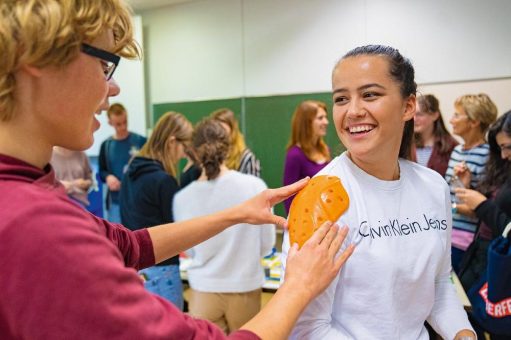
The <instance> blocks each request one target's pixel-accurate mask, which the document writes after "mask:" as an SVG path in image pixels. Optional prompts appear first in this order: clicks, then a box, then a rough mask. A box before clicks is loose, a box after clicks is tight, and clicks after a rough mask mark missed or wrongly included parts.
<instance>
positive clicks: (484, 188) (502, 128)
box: [477, 111, 511, 195]
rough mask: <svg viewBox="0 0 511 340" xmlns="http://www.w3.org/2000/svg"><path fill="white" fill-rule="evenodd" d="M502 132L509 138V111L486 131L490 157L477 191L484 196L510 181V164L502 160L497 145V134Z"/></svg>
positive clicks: (510, 120)
mask: <svg viewBox="0 0 511 340" xmlns="http://www.w3.org/2000/svg"><path fill="white" fill-rule="evenodd" d="M499 132H504V133H505V134H506V135H508V136H509V137H511V111H508V112H506V113H504V114H503V115H502V116H500V117H499V118H498V119H497V120H496V121H495V123H493V125H491V126H490V129H489V131H488V144H489V145H490V157H489V158H488V162H487V163H486V167H485V172H484V175H483V178H482V179H481V182H479V185H478V187H477V189H478V190H479V191H480V192H481V193H482V194H484V195H489V194H490V193H491V192H493V191H494V190H495V189H497V188H499V187H501V186H502V185H504V183H505V182H506V181H507V180H510V177H509V174H510V173H511V162H510V161H508V160H507V159H502V157H501V151H500V147H499V145H498V143H497V138H496V137H497V134H498V133H499Z"/></svg>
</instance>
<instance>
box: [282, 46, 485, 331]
mask: <svg viewBox="0 0 511 340" xmlns="http://www.w3.org/2000/svg"><path fill="white" fill-rule="evenodd" d="M414 73H415V72H414V69H413V66H412V64H411V62H410V61H409V60H408V59H406V58H404V57H403V56H402V55H401V54H400V53H399V51H398V50H396V49H394V48H392V47H387V46H380V45H368V46H362V47H357V48H355V49H353V50H351V51H349V52H348V53H347V54H345V55H344V56H343V57H342V58H341V60H340V61H339V62H338V63H337V65H336V66H335V68H334V70H333V73H332V90H333V102H334V107H333V118H332V119H333V122H334V124H335V128H336V130H337V135H338V136H339V138H340V141H341V142H342V144H343V145H344V146H345V147H346V149H347V151H346V152H344V153H343V154H341V155H340V156H339V157H337V158H335V159H334V160H332V161H331V162H330V163H329V164H328V165H327V166H326V167H325V168H324V169H323V170H321V171H320V172H319V173H318V174H319V175H331V176H338V177H339V178H340V179H341V181H342V183H343V185H344V187H345V188H346V191H347V192H348V196H349V197H350V205H349V208H348V210H347V211H346V212H345V213H344V214H343V215H342V216H341V217H340V219H339V222H340V223H347V225H349V226H350V229H351V231H350V233H351V241H352V242H359V241H360V242H359V243H358V245H357V251H356V252H355V253H354V254H353V257H352V258H351V259H350V261H349V263H347V264H346V266H345V267H344V268H343V270H342V272H341V273H340V274H339V276H338V278H337V279H336V280H334V282H333V283H332V284H331V285H330V286H329V287H328V288H327V290H326V291H325V292H324V293H322V294H321V295H320V296H318V297H317V298H316V299H315V300H314V301H313V302H312V303H311V304H310V305H309V306H308V307H307V309H306V311H305V312H304V313H303V314H302V315H301V316H300V318H299V320H298V322H297V324H296V327H295V329H294V331H293V334H292V337H291V338H292V339H328V340H330V339H421V340H426V339H429V335H428V332H427V330H426V328H425V327H424V322H425V321H426V320H427V321H428V323H429V324H431V326H432V327H433V328H434V329H435V331H436V332H437V333H438V334H440V335H441V336H442V338H444V339H461V338H462V336H468V339H475V334H474V333H473V331H472V330H471V326H470V323H469V322H468V319H467V315H466V313H465V311H464V310H463V307H462V306H461V303H460V301H459V299H458V296H457V295H456V291H455V290H454V286H453V284H452V282H451V279H450V271H451V261H450V240H451V238H450V236H451V235H450V234H451V213H450V204H449V193H448V187H447V185H446V183H445V181H444V179H443V178H442V177H441V176H440V175H438V173H436V172H434V171H432V170H430V169H427V168H425V167H423V166H420V165H418V164H417V163H415V162H411V161H408V160H406V159H407V158H408V156H409V155H410V153H411V148H412V145H413V143H412V141H413V129H414V123H413V116H414V115H415V112H416V98H415V95H416V89H417V85H416V84H415V81H414ZM287 249H289V243H288V238H287V237H286V241H285V243H284V245H283V253H284V254H285V252H286V251H287ZM286 279H287V278H286ZM284 282H285V281H284ZM465 339H467V338H465Z"/></svg>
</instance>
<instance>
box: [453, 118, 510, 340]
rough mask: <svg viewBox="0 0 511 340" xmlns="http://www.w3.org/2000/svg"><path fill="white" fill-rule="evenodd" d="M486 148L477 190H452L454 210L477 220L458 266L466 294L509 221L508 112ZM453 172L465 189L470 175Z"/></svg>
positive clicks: (459, 170)
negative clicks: (456, 204) (470, 239)
mask: <svg viewBox="0 0 511 340" xmlns="http://www.w3.org/2000/svg"><path fill="white" fill-rule="evenodd" d="M488 144H489V146H490V154H489V158H488V162H487V163H486V166H485V171H484V174H483V176H482V178H481V181H480V182H479V183H478V185H477V188H476V189H465V188H458V189H456V190H455V192H456V196H457V197H458V199H459V202H460V203H459V204H458V210H459V211H460V212H462V213H465V214H468V213H471V214H474V215H475V216H476V217H477V218H478V219H479V225H478V227H477V230H476V234H475V237H474V241H472V243H471V244H470V246H469V247H468V249H467V251H466V252H465V254H464V256H463V258H462V260H461V263H460V273H459V278H460V281H461V283H462V285H463V287H464V288H465V290H466V291H468V290H469V289H470V288H472V286H473V285H474V283H476V282H477V281H478V280H479V278H480V277H481V275H482V274H483V273H484V272H485V270H486V268H487V264H488V246H489V244H490V242H491V241H492V240H493V239H495V238H497V237H498V236H500V235H502V232H503V231H504V228H505V226H506V225H507V224H508V223H509V222H510V221H511V111H508V112H506V113H505V114H504V115H502V116H501V117H499V119H497V121H496V122H495V123H494V124H493V125H492V126H490V129H489V131H488ZM454 172H455V174H456V175H458V177H459V178H460V179H461V180H462V181H463V182H464V184H465V186H466V187H467V188H468V187H469V184H470V179H471V173H470V171H469V170H467V169H466V168H465V167H461V166H456V167H455V168H454ZM472 322H473V324H474V328H475V329H476V330H479V331H480V332H479V333H480V334H479V337H480V338H482V337H481V336H483V335H482V330H481V327H480V326H479V325H477V323H476V322H475V321H474V320H472ZM496 338H497V339H498V338H499V337H498V336H497V337H496ZM492 339H493V338H492Z"/></svg>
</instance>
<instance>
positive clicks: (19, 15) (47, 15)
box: [0, 0, 141, 121]
mask: <svg viewBox="0 0 511 340" xmlns="http://www.w3.org/2000/svg"><path fill="white" fill-rule="evenodd" d="M131 20H132V19H131V10H130V9H129V7H127V5H126V4H125V3H124V1H122V0H66V1H62V0H23V1H20V0H2V1H0V55H2V58H3V60H4V61H3V62H1V63H0V121H9V120H10V119H12V117H13V115H14V110H15V105H16V104H15V99H14V92H15V87H16V81H15V72H16V71H17V70H18V69H19V68H20V67H21V66H22V65H31V66H34V67H47V66H63V65H66V64H68V63H70V62H71V61H73V60H74V59H75V58H76V57H77V56H78V54H79V53H80V47H81V44H82V43H83V42H90V41H93V40H94V39H96V38H97V37H99V36H100V35H101V34H103V33H104V32H105V30H106V29H111V30H112V31H113V35H114V40H115V48H114V49H113V50H112V51H111V52H113V53H116V54H118V55H120V56H122V57H125V58H131V59H133V58H135V57H140V55H141V52H140V49H139V47H138V45H137V43H136V42H135V40H134V38H133V24H132V21H131Z"/></svg>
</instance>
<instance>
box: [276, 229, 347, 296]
mask: <svg viewBox="0 0 511 340" xmlns="http://www.w3.org/2000/svg"><path fill="white" fill-rule="evenodd" d="M348 231H349V229H348V227H347V226H344V227H343V228H341V229H339V227H338V226H337V225H336V224H332V223H331V222H325V223H324V224H323V225H322V226H321V227H319V229H318V230H316V232H315V233H314V234H313V235H312V237H311V238H310V239H309V240H307V242H305V244H304V245H303V246H302V248H301V249H300V250H298V245H297V244H296V243H295V244H294V245H293V246H292V247H291V248H290V249H289V254H288V257H287V263H286V273H285V281H284V283H283V284H284V285H287V287H288V288H290V287H292V289H293V290H298V291H299V292H300V294H303V297H304V298H305V299H307V300H312V299H313V298H315V297H316V296H317V295H319V294H320V293H321V292H323V291H324V290H325V288H326V287H327V286H328V285H329V284H330V283H331V282H332V280H333V279H334V278H335V277H336V276H337V274H338V273H339V270H340V269H341V267H342V266H343V264H344V263H345V262H346V260H347V259H348V258H349V257H350V256H351V254H352V253H353V250H354V249H355V247H354V245H349V246H348V247H347V248H346V250H344V252H342V254H340V255H339V256H337V253H338V251H339V249H340V247H341V245H342V243H343V242H344V240H345V238H346V235H347V234H348Z"/></svg>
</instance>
